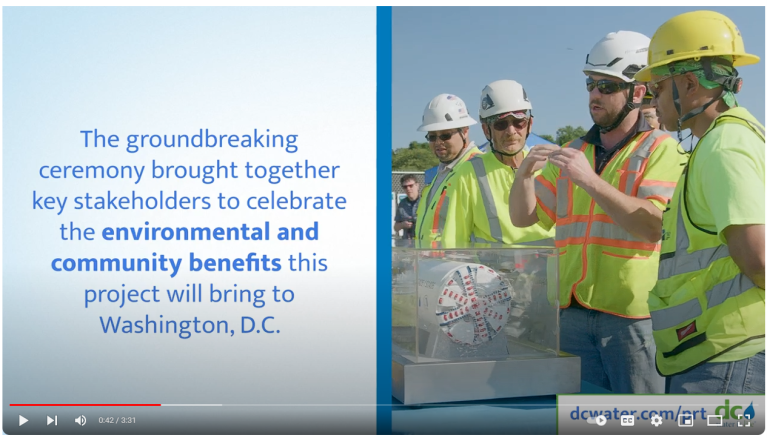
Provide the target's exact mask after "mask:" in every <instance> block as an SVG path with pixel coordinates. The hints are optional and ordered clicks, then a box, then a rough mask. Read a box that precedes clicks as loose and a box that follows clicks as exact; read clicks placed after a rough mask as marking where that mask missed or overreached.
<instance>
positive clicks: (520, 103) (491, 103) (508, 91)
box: [479, 79, 533, 119]
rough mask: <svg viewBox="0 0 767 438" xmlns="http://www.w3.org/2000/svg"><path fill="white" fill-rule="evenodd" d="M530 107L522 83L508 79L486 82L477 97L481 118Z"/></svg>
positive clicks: (530, 108) (529, 108)
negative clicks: (479, 95)
mask: <svg viewBox="0 0 767 438" xmlns="http://www.w3.org/2000/svg"><path fill="white" fill-rule="evenodd" d="M532 109H533V105H532V104H531V103H530V99H528V98H527V93H526V92H525V89H524V88H523V87H522V85H521V84H520V83H519V82H517V81H511V80H508V79H504V80H500V81H495V82H492V83H490V84H488V85H487V86H486V87H485V88H484V89H483V90H482V96H481V97H480V99H479V117H480V118H482V119H486V118H488V117H490V116H495V115H498V114H503V113H508V112H511V111H524V110H529V111H532Z"/></svg>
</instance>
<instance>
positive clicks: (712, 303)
mask: <svg viewBox="0 0 767 438" xmlns="http://www.w3.org/2000/svg"><path fill="white" fill-rule="evenodd" d="M757 62H759V58H758V57H757V56H754V55H749V54H747V53H746V51H745V48H744V45H743V38H742V37H741V35H740V31H738V28H737V27H736V26H735V23H733V22H732V21H731V20H730V19H729V18H727V17H725V16H724V15H722V14H719V13H716V12H711V11H696V12H688V13H685V14H681V15H678V16H676V17H674V18H672V19H670V20H669V21H667V22H666V23H664V24H663V25H662V26H661V27H660V28H658V30H657V31H656V32H655V35H654V36H653V38H652V41H651V42H650V47H649V52H648V65H647V67H645V68H644V69H642V70H641V71H639V72H638V73H637V75H636V78H637V80H640V81H649V84H650V88H651V91H652V93H653V94H654V96H655V99H654V103H655V104H656V105H657V108H658V110H659V113H660V114H659V115H660V119H661V123H663V125H665V126H666V128H668V129H675V130H677V131H682V130H683V129H690V130H691V131H692V135H694V136H696V137H698V139H699V141H698V143H697V146H696V147H695V149H694V150H693V152H692V154H691V156H690V159H689V162H688V164H687V166H686V167H685V171H684V173H683V175H682V177H681V178H680V179H679V182H678V183H677V186H676V190H675V192H674V194H673V196H672V201H671V203H670V204H669V208H668V209H667V210H666V211H665V213H664V215H663V241H662V247H661V261H660V266H659V271H658V282H657V283H656V285H655V288H654V289H653V290H652V292H651V293H650V296H649V306H650V311H651V315H652V322H653V336H654V338H655V344H656V346H657V353H656V365H657V367H658V370H659V372H660V373H661V374H663V375H665V376H667V377H669V378H668V379H667V392H668V393H708V394H713V393H736V394H741V393H764V314H765V307H764V306H765V303H764V258H765V254H764V242H765V240H764V216H765V213H764V211H765V203H764V196H765V166H764V148H765V143H764V127H763V126H762V125H761V124H760V123H759V122H758V121H757V120H756V119H755V118H754V116H753V115H751V113H749V112H748V111H747V110H746V109H745V108H742V107H739V106H738V102H737V100H736V99H735V93H737V92H738V91H739V90H740V86H741V79H740V78H738V72H737V70H735V67H740V66H744V65H749V64H755V63H757ZM679 135H680V138H681V134H679Z"/></svg>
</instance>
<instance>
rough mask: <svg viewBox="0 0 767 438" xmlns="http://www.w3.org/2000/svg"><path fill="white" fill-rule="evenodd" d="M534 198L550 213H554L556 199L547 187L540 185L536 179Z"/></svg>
mask: <svg viewBox="0 0 767 438" xmlns="http://www.w3.org/2000/svg"><path fill="white" fill-rule="evenodd" d="M535 196H537V197H538V199H540V200H541V203H542V204H543V205H545V206H546V208H548V209H549V210H551V211H556V208H557V206H556V202H557V197H556V196H555V195H554V193H552V192H551V190H549V188H548V187H546V186H545V185H543V184H541V182H540V181H538V179H536V180H535Z"/></svg>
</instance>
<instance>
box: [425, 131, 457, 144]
mask: <svg viewBox="0 0 767 438" xmlns="http://www.w3.org/2000/svg"><path fill="white" fill-rule="evenodd" d="M459 131H460V130H456V131H453V132H451V133H448V134H440V135H437V134H432V133H428V134H426V140H429V141H430V142H431V143H434V142H435V141H437V139H440V140H442V141H448V140H450V139H451V138H452V137H453V136H454V135H455V134H457V133H458V132H459Z"/></svg>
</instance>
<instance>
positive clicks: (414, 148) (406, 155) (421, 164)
mask: <svg viewBox="0 0 767 438" xmlns="http://www.w3.org/2000/svg"><path fill="white" fill-rule="evenodd" d="M438 164H439V160H438V159H437V157H436V156H434V153H433V152H432V151H431V148H429V143H425V142H424V143H419V142H417V141H411V142H410V144H409V145H408V147H407V148H401V149H396V150H393V151H392V156H391V168H392V170H398V171H415V172H423V171H424V170H426V169H430V168H432V167H434V166H436V165H438Z"/></svg>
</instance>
